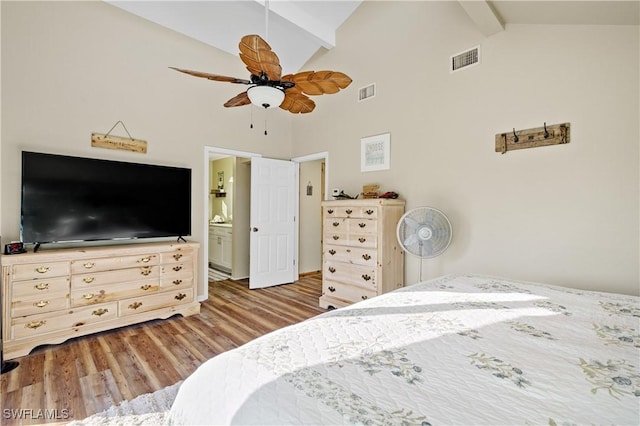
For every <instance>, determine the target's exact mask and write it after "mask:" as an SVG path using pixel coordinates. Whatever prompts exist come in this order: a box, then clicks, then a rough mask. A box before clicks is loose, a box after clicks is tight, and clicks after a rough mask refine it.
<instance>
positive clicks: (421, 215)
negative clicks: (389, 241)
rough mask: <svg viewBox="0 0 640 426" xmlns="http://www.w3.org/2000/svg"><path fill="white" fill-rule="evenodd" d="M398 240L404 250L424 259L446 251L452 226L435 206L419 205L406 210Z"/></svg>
mask: <svg viewBox="0 0 640 426" xmlns="http://www.w3.org/2000/svg"><path fill="white" fill-rule="evenodd" d="M396 234H397V237H398V242H399V243H400V246H401V247H402V249H403V250H404V251H406V252H407V253H409V254H411V255H413V256H416V257H419V258H420V281H422V260H423V259H429V258H432V257H436V256H439V255H441V254H442V253H444V251H445V250H446V249H447V248H448V247H449V244H451V237H452V228H451V222H449V219H448V218H447V216H446V215H445V214H444V213H443V212H441V211H440V210H438V209H436V208H433V207H417V208H415V209H412V210H409V211H408V212H406V213H405V214H404V215H402V217H401V218H400V220H399V221H398V226H397V229H396Z"/></svg>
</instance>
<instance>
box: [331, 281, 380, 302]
mask: <svg viewBox="0 0 640 426" xmlns="http://www.w3.org/2000/svg"><path fill="white" fill-rule="evenodd" d="M322 294H323V295H327V296H331V297H333V298H336V299H341V300H345V301H348V302H354V303H355V302H359V301H360V300H366V299H369V298H371V297H374V296H376V295H377V293H376V291H375V290H370V289H366V288H362V287H358V286H352V285H347V284H343V283H340V282H335V281H330V280H327V281H325V282H324V283H323V284H322Z"/></svg>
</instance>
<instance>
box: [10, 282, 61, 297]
mask: <svg viewBox="0 0 640 426" xmlns="http://www.w3.org/2000/svg"><path fill="white" fill-rule="evenodd" d="M60 293H65V294H67V293H69V277H55V278H48V279H43V280H32V281H14V282H13V283H12V285H11V297H12V298H13V299H14V300H16V299H20V298H24V297H36V298H42V297H49V295H50V294H60Z"/></svg>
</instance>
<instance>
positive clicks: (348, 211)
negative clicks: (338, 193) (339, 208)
mask: <svg viewBox="0 0 640 426" xmlns="http://www.w3.org/2000/svg"><path fill="white" fill-rule="evenodd" d="M345 212H346V213H347V214H351V213H353V210H351V209H346V210H345Z"/></svg>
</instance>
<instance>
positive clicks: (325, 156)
mask: <svg viewBox="0 0 640 426" xmlns="http://www.w3.org/2000/svg"><path fill="white" fill-rule="evenodd" d="M317 160H324V194H323V196H322V200H328V199H329V152H328V151H322V152H316V153H315V154H309V155H303V156H301V157H295V158H292V159H291V161H293V162H294V163H305V162H307V161H317ZM299 183H300V174H298V184H299ZM299 192H300V189H299V188H298V193H299ZM295 208H296V211H297V212H298V226H297V227H296V236H295V252H296V268H297V267H299V266H300V265H298V261H299V260H300V235H299V232H298V228H299V227H300V226H301V222H300V221H301V220H302V219H301V218H300V197H297V198H296V207H295ZM320 221H321V222H322V218H321V219H320ZM299 279H300V270H299V269H296V280H299Z"/></svg>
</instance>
